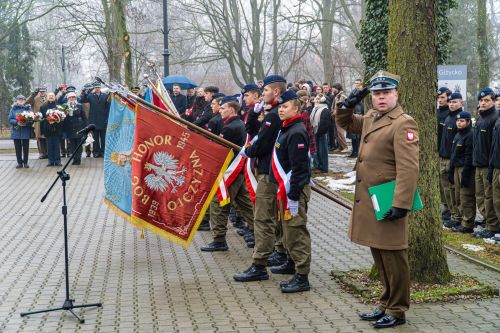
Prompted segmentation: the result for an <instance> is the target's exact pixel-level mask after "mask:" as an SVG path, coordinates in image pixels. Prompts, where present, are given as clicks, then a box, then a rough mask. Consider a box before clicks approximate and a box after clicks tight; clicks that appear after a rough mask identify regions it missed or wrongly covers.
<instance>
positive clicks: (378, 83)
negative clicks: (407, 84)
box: [370, 71, 401, 90]
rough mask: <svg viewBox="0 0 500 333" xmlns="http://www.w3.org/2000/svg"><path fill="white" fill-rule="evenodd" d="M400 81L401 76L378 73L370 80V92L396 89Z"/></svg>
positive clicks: (383, 72) (384, 72)
mask: <svg viewBox="0 0 500 333" xmlns="http://www.w3.org/2000/svg"><path fill="white" fill-rule="evenodd" d="M400 79H401V78H400V76H399V75H396V74H392V73H389V72H386V71H378V72H377V73H375V75H373V76H372V78H371V79H370V90H389V89H396V88H397V87H398V85H399V80H400Z"/></svg>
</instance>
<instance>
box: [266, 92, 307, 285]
mask: <svg viewBox="0 0 500 333" xmlns="http://www.w3.org/2000/svg"><path fill="white" fill-rule="evenodd" d="M299 111H300V101H299V100H298V97H297V94H296V93H295V92H294V91H292V90H288V91H286V92H285V93H284V94H283V95H281V97H280V106H279V117H280V119H281V120H282V121H283V124H282V127H281V131H280V133H279V134H278V138H277V139H276V143H275V150H274V151H275V156H273V161H272V169H273V172H272V173H270V174H269V177H270V180H271V182H274V183H276V184H278V186H279V188H280V189H281V190H280V192H279V193H283V194H282V195H281V196H280V198H281V199H278V203H279V207H280V215H279V216H280V222H281V225H282V226H283V244H284V245H285V248H286V251H287V254H288V258H287V261H286V262H285V263H284V264H282V265H280V266H275V267H272V268H271V272H273V273H274V274H294V277H293V278H292V279H291V280H289V281H283V282H281V283H280V288H281V291H282V292H284V293H294V292H300V291H307V290H309V289H310V286H309V280H308V274H309V271H310V266H311V236H310V235H309V231H308V230H307V203H308V202H309V199H310V197H311V186H310V184H309V182H310V180H311V169H310V166H311V163H310V162H311V161H310V159H309V136H308V134H307V130H306V128H305V126H304V123H303V122H302V116H301V115H300V112H299ZM280 169H281V171H279V170H280ZM287 185H288V186H287ZM283 190H284V191H283ZM285 200H286V205H285ZM286 206H288V210H289V213H290V216H289V215H288V211H287V209H286V208H287V207H286Z"/></svg>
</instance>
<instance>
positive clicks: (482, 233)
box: [474, 229, 495, 238]
mask: <svg viewBox="0 0 500 333" xmlns="http://www.w3.org/2000/svg"><path fill="white" fill-rule="evenodd" d="M474 237H476V238H493V237H495V232H494V231H490V230H486V229H485V230H482V231H480V232H478V233H474Z"/></svg>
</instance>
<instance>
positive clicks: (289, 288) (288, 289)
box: [280, 273, 311, 293]
mask: <svg viewBox="0 0 500 333" xmlns="http://www.w3.org/2000/svg"><path fill="white" fill-rule="evenodd" d="M280 289H281V292H282V293H298V292H301V291H309V290H311V286H310V285H309V279H308V278H307V274H306V275H303V274H299V273H296V274H295V275H294V276H293V278H292V279H291V280H290V281H288V282H286V283H280Z"/></svg>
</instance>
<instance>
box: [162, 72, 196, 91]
mask: <svg viewBox="0 0 500 333" xmlns="http://www.w3.org/2000/svg"><path fill="white" fill-rule="evenodd" d="M162 81H163V84H164V85H165V88H167V89H170V90H172V86H173V85H174V83H177V84H178V85H180V86H181V89H183V90H184V89H191V88H196V87H197V85H196V83H194V82H193V80H191V79H189V78H187V77H185V76H184V75H169V76H167V77H164V78H163V80H162Z"/></svg>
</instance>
